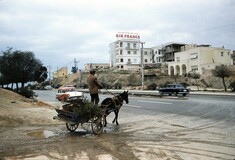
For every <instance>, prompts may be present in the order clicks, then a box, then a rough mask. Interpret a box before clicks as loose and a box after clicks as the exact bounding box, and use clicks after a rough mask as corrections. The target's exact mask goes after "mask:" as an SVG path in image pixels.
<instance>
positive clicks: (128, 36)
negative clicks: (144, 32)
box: [116, 33, 140, 39]
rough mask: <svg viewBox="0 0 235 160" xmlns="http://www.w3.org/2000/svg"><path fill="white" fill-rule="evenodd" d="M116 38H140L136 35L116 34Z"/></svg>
mask: <svg viewBox="0 0 235 160" xmlns="http://www.w3.org/2000/svg"><path fill="white" fill-rule="evenodd" d="M116 38H118V39H120V38H125V39H140V36H139V35H138V34H137V33H117V34H116Z"/></svg>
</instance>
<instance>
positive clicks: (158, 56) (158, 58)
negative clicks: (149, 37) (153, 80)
mask: <svg viewBox="0 0 235 160" xmlns="http://www.w3.org/2000/svg"><path fill="white" fill-rule="evenodd" d="M162 48H163V45H159V46H154V47H152V49H153V63H156V64H161V63H163V62H164V59H163V58H164V56H163V52H162Z"/></svg>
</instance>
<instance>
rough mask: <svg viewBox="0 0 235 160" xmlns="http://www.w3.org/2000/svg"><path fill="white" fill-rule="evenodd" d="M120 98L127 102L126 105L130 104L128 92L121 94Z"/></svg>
mask: <svg viewBox="0 0 235 160" xmlns="http://www.w3.org/2000/svg"><path fill="white" fill-rule="evenodd" d="M120 96H121V97H122V99H123V100H124V101H126V104H128V103H129V98H128V91H124V92H123V93H121V94H120Z"/></svg>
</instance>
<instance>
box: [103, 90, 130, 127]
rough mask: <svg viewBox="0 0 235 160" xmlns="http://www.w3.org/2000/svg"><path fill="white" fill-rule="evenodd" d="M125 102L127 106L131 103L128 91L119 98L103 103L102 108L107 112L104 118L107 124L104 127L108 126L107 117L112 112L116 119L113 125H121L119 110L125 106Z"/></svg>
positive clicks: (105, 100) (115, 97) (107, 99)
mask: <svg viewBox="0 0 235 160" xmlns="http://www.w3.org/2000/svg"><path fill="white" fill-rule="evenodd" d="M123 101H125V102H126V104H128V103H129V99H128V91H124V92H123V93H121V94H119V95H117V96H114V97H113V98H106V99H104V100H103V101H102V102H101V108H103V109H104V110H105V116H104V120H105V124H104V126H106V125H107V120H106V117H107V116H108V115H109V114H110V113H111V112H114V113H115V118H114V119H113V121H112V123H114V122H115V121H116V125H119V123H118V120H117V119H118V113H119V110H120V108H121V107H122V105H123Z"/></svg>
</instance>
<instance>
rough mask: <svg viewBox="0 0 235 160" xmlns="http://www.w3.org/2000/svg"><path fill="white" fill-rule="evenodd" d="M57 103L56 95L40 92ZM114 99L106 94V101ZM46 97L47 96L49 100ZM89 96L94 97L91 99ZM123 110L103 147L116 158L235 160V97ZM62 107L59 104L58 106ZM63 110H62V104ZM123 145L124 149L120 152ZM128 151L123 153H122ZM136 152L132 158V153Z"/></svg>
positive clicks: (166, 100)
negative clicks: (53, 98) (107, 98)
mask: <svg viewBox="0 0 235 160" xmlns="http://www.w3.org/2000/svg"><path fill="white" fill-rule="evenodd" d="M37 93H38V94H39V97H38V98H39V99H42V100H46V101H48V102H49V103H51V104H53V103H54V104H56V103H55V101H54V100H52V97H53V96H54V95H55V92H51V91H38V92H37ZM107 96H109V97H110V96H111V95H100V98H101V100H102V99H104V98H105V97H107ZM43 97H44V98H43ZM87 97H88V98H89V96H88V95H87ZM129 101H130V103H129V104H124V106H123V107H122V108H121V111H120V116H119V123H120V126H118V127H117V126H116V125H113V124H110V122H111V121H112V118H113V116H112V115H110V116H109V118H108V122H109V125H108V127H106V128H105V132H106V133H107V134H105V135H102V136H101V137H97V139H99V140H98V141H99V145H100V146H102V147H103V149H104V148H105V149H104V150H105V152H106V153H107V154H110V155H111V157H113V158H118V159H123V158H124V157H125V156H127V155H129V158H133V157H137V158H139V159H167V158H169V159H234V158H235V123H234V122H235V105H234V103H235V99H234V96H217V95H206V96H205V95H190V96H189V97H187V98H183V97H163V98H158V97H135V96H130V100H129ZM57 105H59V104H57ZM57 107H58V106H57ZM120 146H122V147H123V149H124V150H126V152H124V150H122V149H121V148H120ZM120 152H123V153H120ZM130 153H131V154H130Z"/></svg>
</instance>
